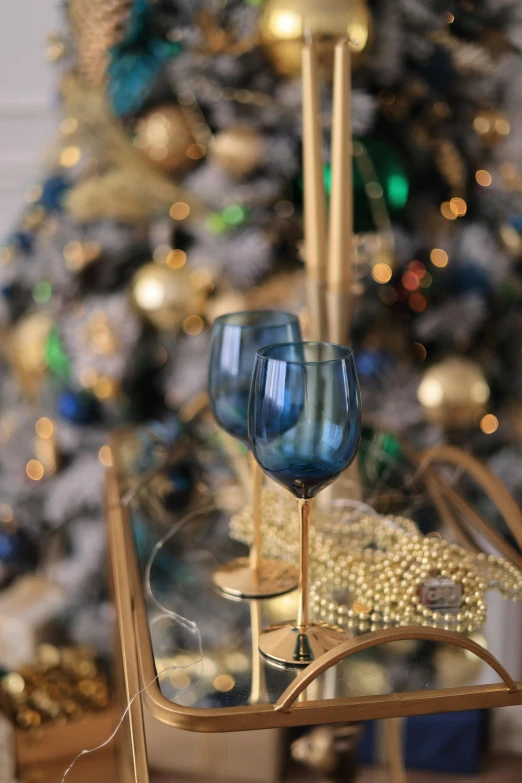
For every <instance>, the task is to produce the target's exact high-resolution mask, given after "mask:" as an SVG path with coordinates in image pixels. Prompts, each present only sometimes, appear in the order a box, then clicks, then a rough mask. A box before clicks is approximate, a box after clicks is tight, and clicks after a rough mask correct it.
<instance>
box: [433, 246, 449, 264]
mask: <svg viewBox="0 0 522 783" xmlns="http://www.w3.org/2000/svg"><path fill="white" fill-rule="evenodd" d="M430 260H431V263H432V264H433V265H434V266H438V267H440V268H443V267H445V266H447V264H448V261H449V257H448V254H447V253H446V251H445V250H442V248H440V247H434V248H433V250H432V251H431V253H430Z"/></svg>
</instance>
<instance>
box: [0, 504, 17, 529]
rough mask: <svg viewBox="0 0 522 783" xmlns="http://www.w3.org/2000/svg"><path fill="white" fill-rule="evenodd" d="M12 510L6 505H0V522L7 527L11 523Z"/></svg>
mask: <svg viewBox="0 0 522 783" xmlns="http://www.w3.org/2000/svg"><path fill="white" fill-rule="evenodd" d="M13 516H14V515H13V509H12V508H11V506H10V505H8V504H7V503H0V522H1V523H2V524H3V525H9V524H10V523H11V522H12V521H13Z"/></svg>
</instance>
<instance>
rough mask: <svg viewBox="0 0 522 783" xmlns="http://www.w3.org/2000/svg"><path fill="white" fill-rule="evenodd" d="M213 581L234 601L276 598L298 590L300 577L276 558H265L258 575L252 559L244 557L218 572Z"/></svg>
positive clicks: (290, 567) (224, 566)
mask: <svg viewBox="0 0 522 783" xmlns="http://www.w3.org/2000/svg"><path fill="white" fill-rule="evenodd" d="M212 581H213V582H214V584H215V585H216V587H217V588H218V589H219V590H221V592H222V593H225V594H226V595H229V596H233V597H234V598H274V597H275V596H277V595H283V594H284V593H289V592H290V591H291V590H295V588H296V587H297V584H298V582H299V573H298V571H297V569H296V568H294V566H292V565H289V564H288V563H285V562H283V560H277V559H276V558H272V557H263V558H262V559H261V562H260V565H259V569H258V570H257V571H254V570H253V569H252V568H251V567H250V560H249V558H248V557H240V558H238V559H237V560H232V561H230V563H225V565H222V566H220V567H219V568H218V569H217V570H216V571H214V573H213V574H212Z"/></svg>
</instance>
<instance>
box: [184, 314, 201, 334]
mask: <svg viewBox="0 0 522 783" xmlns="http://www.w3.org/2000/svg"><path fill="white" fill-rule="evenodd" d="M204 325H205V324H204V322H203V318H202V317H201V316H200V315H188V316H187V317H186V318H185V320H184V321H183V325H182V329H183V331H184V332H185V334H188V335H190V336H191V337H195V336H196V335H197V334H201V332H202V331H203V327H204Z"/></svg>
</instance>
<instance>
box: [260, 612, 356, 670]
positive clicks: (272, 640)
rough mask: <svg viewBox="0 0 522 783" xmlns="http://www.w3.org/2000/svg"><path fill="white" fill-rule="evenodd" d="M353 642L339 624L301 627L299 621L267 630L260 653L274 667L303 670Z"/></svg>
mask: <svg viewBox="0 0 522 783" xmlns="http://www.w3.org/2000/svg"><path fill="white" fill-rule="evenodd" d="M349 639H350V636H349V635H348V634H347V633H346V631H343V629H342V628H339V627H338V626H337V625H330V624H328V623H310V625H307V626H304V627H301V628H300V627H299V626H298V625H297V623H296V622H290V623H286V624H284V625H271V626H269V627H268V628H265V630H264V631H263V632H262V634H261V636H260V639H259V650H260V652H261V654H262V655H263V656H264V657H265V658H267V659H268V660H269V661H270V663H271V664H272V665H274V666H281V667H284V668H290V667H300V666H308V664H309V663H312V661H315V660H317V658H320V657H321V655H323V654H324V653H325V652H328V651H329V650H332V649H333V648H334V647H337V645H339V644H344V643H345V642H347V641H348V640H349Z"/></svg>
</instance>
